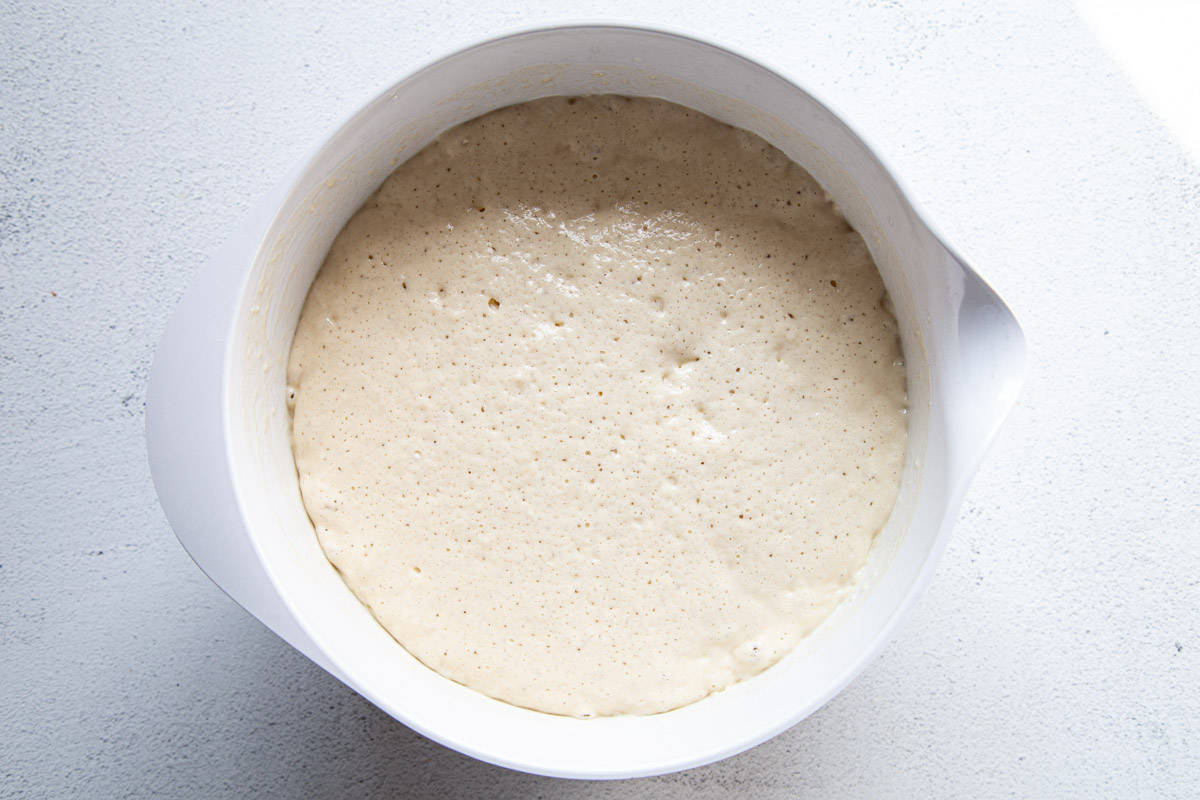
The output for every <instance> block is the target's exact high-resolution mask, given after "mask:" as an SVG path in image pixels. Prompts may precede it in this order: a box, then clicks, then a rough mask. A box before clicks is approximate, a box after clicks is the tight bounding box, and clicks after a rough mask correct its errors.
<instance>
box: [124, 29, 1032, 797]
mask: <svg viewBox="0 0 1200 800" xmlns="http://www.w3.org/2000/svg"><path fill="white" fill-rule="evenodd" d="M606 92H611V93H620V94H630V95H645V96H652V97H662V98H666V99H668V100H672V101H674V102H677V103H682V104H684V105H687V106H691V107H692V108H695V109H698V110H700V111H702V112H704V113H706V114H709V115H711V116H713V117H716V118H717V119H720V120H724V121H726V122H729V123H731V124H733V125H736V126H739V127H742V128H747V129H749V130H751V131H753V132H755V133H757V134H759V135H760V136H762V137H763V138H765V139H767V140H768V141H769V142H771V143H772V144H774V145H775V146H776V147H778V148H780V149H781V150H783V151H784V152H785V153H787V154H788V155H789V156H790V157H791V158H792V159H793V160H795V161H796V162H798V163H799V164H801V165H802V166H804V167H805V169H807V170H808V171H809V172H811V173H812V174H813V175H814V176H815V177H816V178H817V179H818V180H819V181H820V182H821V183H822V184H823V185H824V186H825V188H826V189H827V190H828V191H829V192H830V194H832V195H833V197H834V198H835V199H836V201H837V202H838V204H839V205H840V206H841V208H842V210H843V212H844V213H845V215H846V216H847V218H848V219H849V220H850V222H851V223H852V224H853V225H854V227H855V228H857V229H858V231H859V232H860V233H862V235H863V237H864V238H865V239H866V241H867V244H868V246H869V247H870V249H871V252H872V253H873V254H874V257H875V260H876V262H877V263H878V265H879V269H880V271H881V272H882V274H883V278H884V281H885V283H886V284H887V288H888V291H889V292H890V294H891V297H892V299H893V302H894V304H895V308H896V314H897V318H898V319H899V321H900V328H901V333H902V337H903V344H904V350H905V354H906V358H907V363H908V381H909V383H908V390H909V399H910V403H911V411H910V428H909V451H908V458H907V463H906V466H905V472H904V479H903V485H902V488H901V492H900V497H899V500H898V502H897V504H896V508H895V510H894V511H893V513H892V516H891V519H890V521H889V522H888V524H887V527H886V528H885V529H884V530H883V532H882V533H881V534H880V536H879V538H878V540H877V542H876V544H875V547H874V548H873V549H872V554H871V559H870V562H869V563H868V566H867V567H866V569H865V570H864V575H863V578H862V581H861V582H860V587H861V588H860V590H859V591H858V592H857V594H856V595H855V596H854V597H853V598H851V599H850V600H848V601H847V602H846V603H844V604H843V605H842V606H841V607H840V608H839V609H838V610H837V611H836V612H835V613H834V614H833V615H832V616H831V617H830V618H829V619H828V620H827V621H826V623H825V624H824V625H822V626H821V627H820V628H819V629H818V630H817V631H816V632H814V633H813V634H812V635H811V636H810V637H808V639H806V640H805V641H804V642H803V643H802V644H801V645H800V647H799V648H798V649H797V650H796V651H795V652H793V653H791V654H790V655H789V656H787V657H786V658H784V659H783V660H782V661H781V662H780V663H779V664H777V665H776V666H774V667H772V668H771V669H768V670H767V671H766V672H764V673H762V674H761V675H758V676H756V677H754V678H752V679H750V680H747V681H744V682H742V683H739V684H737V685H735V686H732V687H730V688H729V689H726V690H725V691H722V692H719V693H717V694H714V695H712V696H710V697H708V698H706V699H704V700H701V701H700V702H697V703H694V704H692V705H689V706H686V707H684V708H680V709H677V710H675V711H670V712H667V713H664V714H658V715H654V716H645V717H613V718H601V719H592V720H577V719H569V718H565V717H557V716H552V715H548V714H542V713H539V712H536V711H530V710H526V709H521V708H516V707H514V706H510V705H507V704H505V703H502V702H499V701H497V700H493V699H490V698H488V697H485V696H484V695H482V694H479V693H477V692H475V691H473V690H471V689H467V688H465V687H463V686H461V685H459V684H457V683H454V682H452V681H450V680H447V679H446V678H443V677H441V676H440V675H438V674H437V673H435V672H433V671H432V670H430V669H428V668H426V667H425V666H423V665H422V664H420V663H419V662H418V661H416V660H415V659H414V658H413V657H412V656H410V655H409V654H408V652H407V651H406V650H404V648H402V647H400V646H398V645H397V644H396V642H395V641H394V640H393V639H392V638H391V637H390V636H389V635H388V634H387V633H386V632H385V631H384V630H383V628H382V627H380V626H379V625H378V624H377V623H376V622H375V620H374V618H373V617H372V616H371V615H370V613H368V611H367V610H366V608H365V607H364V606H362V605H361V604H360V603H359V602H358V601H357V600H356V599H355V597H354V596H353V595H352V594H351V593H350V591H349V590H348V589H347V588H346V586H345V585H344V584H343V583H342V581H341V579H340V578H339V577H338V575H337V573H336V572H335V571H334V569H333V567H332V566H330V564H329V562H328V561H327V560H326V559H325V557H324V555H323V554H322V552H321V549H320V547H319V546H318V544H317V540H316V537H315V535H314V533H313V530H312V526H311V524H310V522H309V520H308V517H307V516H306V514H305V511H304V507H303V505H302V504H301V500H300V494H299V487H298V482H297V477H296V470H295V467H294V465H293V461H292V451H291V444H290V439H289V432H288V421H287V409H286V406H285V390H284V373H285V365H286V363H287V356H288V349H289V347H290V345H291V339H292V332H293V330H294V328H295V326H296V321H297V318H298V317H299V314H300V308H301V305H302V303H303V302H304V297H305V294H306V293H307V291H308V287H309V284H310V283H311V282H312V279H313V276H314V275H315V274H316V272H317V269H318V268H319V267H320V266H321V262H322V260H323V258H324V255H325V253H326V251H327V249H328V248H329V245H330V243H331V242H332V241H333V238H334V236H335V235H336V234H337V233H338V231H339V230H340V229H341V228H342V226H343V224H345V222H346V221H347V220H348V219H349V217H350V216H351V215H352V214H353V213H354V212H355V210H357V209H358V207H359V206H360V205H361V204H362V202H363V201H364V200H365V199H366V198H367V196H368V195H370V194H371V192H372V191H374V190H375V189H376V188H377V187H378V186H379V184H380V183H381V182H382V181H383V180H384V178H386V177H387V176H388V174H389V173H390V172H391V171H392V170H393V169H395V167H396V166H397V165H398V164H399V163H400V162H402V161H403V160H404V159H406V158H408V157H409V156H410V155H412V154H414V153H416V152H417V151H418V150H420V149H421V148H422V147H423V146H424V145H425V144H426V143H427V142H429V141H430V140H431V139H432V138H433V137H435V136H436V135H437V134H439V133H440V132H442V131H444V130H446V129H447V128H449V127H451V126H453V125H456V124H458V123H460V122H463V121H465V120H467V119H470V118H472V117H475V116H478V115H480V114H483V113H485V112H487V111H490V110H492V109H495V108H498V107H501V106H506V105H510V104H512V103H518V102H521V101H525V100H531V99H534V98H537V97H542V96H546V95H562V94H587V93H606ZM1023 361H1024V343H1023V339H1022V336H1021V332H1020V328H1019V327H1018V325H1017V323H1016V321H1015V320H1014V319H1013V316H1012V314H1011V313H1010V312H1009V310H1008V309H1007V308H1006V307H1005V306H1004V304H1003V303H1002V302H1001V301H1000V299H999V298H998V297H997V296H996V295H995V294H994V293H993V292H992V290H991V289H990V288H989V287H988V286H987V285H986V284H984V283H983V281H982V280H980V279H979V277H978V276H976V275H975V273H974V272H972V271H971V270H970V269H969V268H968V267H967V266H966V265H964V264H963V263H962V261H961V260H960V259H959V258H957V257H956V256H955V255H954V253H952V252H951V251H950V250H949V249H948V248H947V247H946V245H944V244H943V243H942V242H941V241H940V240H939V238H938V237H937V235H935V234H934V233H933V232H932V231H931V230H930V228H929V226H928V225H927V224H926V223H925V222H924V221H923V220H922V219H921V216H920V214H919V213H918V212H917V210H916V209H915V208H914V207H913V204H912V202H911V201H910V200H909V199H908V198H907V197H906V196H905V193H904V191H903V190H902V189H901V188H900V186H899V185H897V182H896V180H895V179H894V178H893V177H892V176H891V175H890V174H889V173H888V171H887V170H886V169H885V167H884V166H883V164H881V163H880V161H879V159H878V158H877V157H876V156H875V155H874V154H873V153H872V152H871V150H870V149H869V148H868V147H867V146H866V145H865V144H864V143H863V142H862V140H861V139H859V137H858V136H856V135H855V134H854V133H853V131H851V130H850V128H848V127H847V126H846V124H845V123H844V122H842V121H841V120H840V119H839V118H838V117H837V116H836V115H835V114H833V113H832V112H831V111H830V110H829V109H828V108H827V107H826V106H825V105H823V104H822V103H820V102H818V101H817V100H815V99H814V98H813V97H812V96H811V95H810V94H808V93H807V92H805V91H804V90H803V89H801V88H799V87H798V86H796V85H795V84H793V83H791V82H789V81H788V80H787V79H786V78H784V77H782V76H781V75H779V74H778V73H776V72H772V71H770V70H768V69H766V68H764V67H763V66H761V65H759V64H757V63H755V62H753V61H751V60H749V59H746V58H744V57H742V56H739V55H736V54H734V53H732V52H730V51H728V50H726V49H722V48H720V47H717V46H714V45H712V44H707V43H704V42H701V41H698V40H696V39H694V38H689V37H685V36H681V35H677V34H672V33H664V32H659V31H650V30H645V29H640V28H630V27H616V26H602V25H597V26H572V27H562V28H553V29H543V30H534V31H529V32H525V33H520V34H516V35H512V36H507V37H504V38H501V39H496V40H492V41H488V42H484V43H483V44H479V45H476V46H474V47H471V48H468V49H466V50H463V51H461V52H458V53H455V54H453V55H451V56H448V57H446V58H443V59H441V60H439V61H436V62H434V63H432V64H430V65H429V66H427V67H425V68H424V69H421V70H419V71H418V72H416V73H415V74H413V75H411V76H410V77H408V78H405V79H404V80H402V81H400V82H399V83H397V84H395V85H394V86H393V87H392V88H390V89H388V90H387V91H386V92H384V93H383V94H382V95H380V96H379V97H377V98H375V99H374V100H372V101H371V102H370V103H368V104H367V105H366V107H365V108H363V109H362V110H361V111H359V112H358V113H357V114H355V115H354V116H353V117H351V118H350V119H349V120H348V121H347V122H346V123H345V124H344V125H342V126H341V127H340V128H339V129H338V130H337V132H336V133H334V134H333V135H332V136H330V137H329V139H328V140H327V141H326V142H325V143H324V144H323V145H322V146H321V147H320V148H319V149H318V150H317V151H316V152H315V154H314V155H313V156H312V157H311V158H309V159H308V160H306V161H305V162H304V163H303V164H302V165H301V166H300V167H299V168H298V169H297V170H296V171H295V172H294V173H293V174H292V175H291V177H289V178H288V179H287V180H285V181H284V182H283V183H282V184H281V185H280V187H279V188H278V189H277V190H276V191H275V192H274V193H273V194H272V195H270V196H269V197H268V198H267V199H266V200H264V202H262V203H261V204H260V205H259V206H258V207H257V209H255V210H254V211H253V212H252V213H251V214H250V216H249V219H248V220H247V221H246V224H245V225H244V226H243V227H242V229H241V230H240V231H238V232H236V233H235V234H234V235H233V236H232V237H231V238H230V240H229V242H228V243H227V244H226V245H225V246H224V248H223V249H222V250H221V251H220V252H219V253H218V254H217V255H215V256H214V257H213V259H212V262H211V263H210V264H209V265H208V267H207V268H205V269H204V270H203V271H202V272H201V274H200V275H199V276H198V277H197V279H196V282H195V284H194V285H193V286H192V287H191V288H190V289H189V291H188V292H187V293H186V295H185V296H184V298H183V300H182V302H181V303H180V306H179V308H178V310H177V311H176V312H175V314H174V317H173V318H172V320H171V322H170V324H169V325H168V327H167V331H166V333H165V335H164V337H163V340H162V343H161V345H160V346H159V350H158V354H157V357H156V359H155V363H154V369H153V372H152V374H151V377H150V386H149V392H148V403H147V410H146V437H147V440H148V446H149V452H150V464H151V468H152V471H153V475H154V483H155V487H156V488H157V490H158V495H159V498H160V500H161V502H162V505H163V508H164V509H165V511H166V513H167V516H168V518H169V519H170V521H171V524H172V526H173V527H174V529H175V532H176V534H177V535H178V537H179V540H180V541H181V542H182V543H183V545H184V547H186V548H187V551H188V552H189V553H190V554H191V555H192V557H193V558H194V559H195V560H196V563H197V564H199V565H200V568H201V569H203V570H204V571H205V572H206V573H207V574H208V575H209V577H211V578H212V579H213V580H214V581H215V582H216V583H217V584H218V585H219V586H221V588H222V589H224V590H225V591H226V592H228V593H229V595H230V596H231V597H233V599H234V600H236V601H237V602H238V603H240V604H241V605H242V606H244V607H245V608H246V609H247V610H248V611H249V612H250V613H252V614H254V615H255V616H256V617H258V618H259V619H260V620H261V621H262V622H263V623H264V624H266V625H267V626H269V627H270V628H271V629H273V630H274V631H275V632H276V633H278V634H279V635H280V636H282V637H283V638H284V639H285V640H287V641H288V642H290V643H291V644H292V645H293V646H295V647H296V648H297V649H299V650H300V651H301V652H303V653H305V654H306V655H307V656H308V657H309V658H311V659H312V660H313V661H315V662H317V663H318V664H319V665H321V666H322V667H324V668H325V669H326V670H328V671H329V672H331V673H333V674H334V675H336V676H337V677H338V678H340V679H341V680H342V681H344V682H345V683H346V684H347V685H348V686H350V687H352V688H353V689H354V690H356V691H357V692H359V693H360V694H362V695H363V696H364V697H366V698H368V699H369V700H370V701H371V702H373V703H375V704H376V705H377V706H379V707H380V708H381V709H383V710H384V711H386V712H387V713H389V714H391V715H392V716H393V717H395V718H396V719H398V720H400V721H401V722H403V723H404V724H406V725H408V726H409V727H411V728H413V729H415V730H417V731H419V732H421V733H423V734H425V735H426V736H428V737H430V738H432V739H434V740H436V741H438V742H441V743H442V744H445V745H447V746H449V747H452V748H454V749H455V750H459V751H461V752H463V753H467V754H469V755H472V756H475V757H476V758H480V759H483V760H485V761H490V762H492V763H495V764H500V765H503V766H506V767H511V768H514V769H520V770H525V771H528V772H535V773H541V774H545V775H557V776H564V777H574V778H615V777H631V776H639V775H653V774H660V773H664V772H670V771H673V770H679V769H684V768H687V767H694V766H698V765H700V764H705V763H708V762H712V761H716V760H718V759H720V758H724V757H726V756H729V755H732V754H734V753H737V752H739V751H741V750H744V749H746V748H748V747H751V746H753V745H755V744H758V743H759V742H762V741H764V740H765V739H767V738H769V737H771V736H774V735H775V734H777V733H779V732H781V731H783V730H785V729H787V728H788V727H790V726H792V725H794V724H796V723H797V722H798V721H800V720H801V719H803V718H804V717H806V716H807V715H808V714H811V713H812V712H813V711H814V710H816V709H817V708H819V707H820V706H821V705H822V704H823V703H825V702H826V701H827V700H829V699H830V698H831V697H833V696H834V695H835V694H836V693H837V692H838V691H840V690H841V689H842V688H843V687H844V686H846V684H847V683H849V682H850V680H851V679H853V678H854V676H855V675H857V674H858V672H859V671H860V670H861V669H862V668H863V666H864V665H865V664H867V662H868V661H869V660H870V659H871V658H872V657H874V656H875V654H876V653H878V652H879V650H880V648H881V647H882V646H883V643H884V641H885V640H886V639H887V637H888V635H889V634H890V632H891V631H892V630H893V629H894V628H895V626H896V623H897V622H898V620H899V619H900V617H901V616H902V615H903V614H904V612H905V610H906V609H907V608H908V607H909V605H910V604H911V602H912V600H913V598H914V597H915V596H916V595H917V593H918V592H919V591H920V590H921V589H922V588H923V587H924V586H925V585H926V584H927V583H928V581H929V579H930V576H931V575H932V572H933V568H934V562H935V561H936V559H937V557H938V556H939V555H940V554H941V552H942V550H943V548H944V547H945V544H946V541H947V538H948V536H949V533H950V528H951V524H952V522H953V520H954V517H955V514H956V512H957V510H958V507H959V504H960V502H961V500H962V497H963V494H964V492H965V491H966V488H967V484H968V481H969V480H970V478H971V475H972V474H973V472H974V471H975V469H976V466H977V465H978V463H979V461H980V459H981V458H982V456H983V453H984V450H985V448H986V447H987V445H988V443H989V441H990V440H991V439H992V437H993V435H994V434H995V432H996V430H997V428H998V427H999V425H1000V423H1001V421H1002V420H1003V418H1004V416H1005V415H1006V414H1007V412H1008V410H1009V408H1010V407H1011V405H1012V403H1013V401H1014V399H1015V396H1016V392H1017V389H1018V387H1019V385H1020V380H1021V373H1022V368H1023ZM233 679H234V680H236V676H233Z"/></svg>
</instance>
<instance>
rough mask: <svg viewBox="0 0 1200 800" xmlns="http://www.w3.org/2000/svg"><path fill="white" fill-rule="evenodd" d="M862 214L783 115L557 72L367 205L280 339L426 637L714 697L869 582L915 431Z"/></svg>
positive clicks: (555, 693)
mask: <svg viewBox="0 0 1200 800" xmlns="http://www.w3.org/2000/svg"><path fill="white" fill-rule="evenodd" d="M886 305H887V304H886V301H885V294H884V288H883V284H882V282H881V280H880V278H879V274H878V272H877V270H876V268H875V266H874V264H873V262H872V260H871V257H870V255H869V254H868V252H867V249H866V247H865V245H864V244H863V242H862V239H861V238H860V237H859V235H858V234H857V233H855V232H854V231H853V230H852V229H851V228H850V227H849V226H848V225H847V223H846V222H845V220H844V219H843V218H842V217H841V215H840V214H839V213H838V211H837V209H836V208H835V207H834V206H833V205H832V203H831V201H830V200H829V199H828V197H827V196H826V195H825V193H824V192H823V190H822V189H821V188H820V187H819V186H818V185H817V183H816V182H815V181H814V180H813V179H812V178H811V177H810V176H809V175H808V174H807V173H806V172H804V170H802V169H801V168H800V167H798V166H796V165H795V164H793V163H791V162H789V161H788V159H787V157H786V156H784V155H783V154H782V153H780V152H779V151H777V150H775V149H774V148H772V147H771V146H769V145H768V144H766V143H765V142H764V141H763V140H761V139H759V138H758V137H756V136H753V135H751V134H748V133H746V132H745V131H741V130H737V129H734V128H731V127H729V126H727V125H724V124H721V123H718V122H716V121H714V120H712V119H710V118H708V117H705V116H704V115H702V114H699V113H698V112H694V111H691V110H688V109H685V108H682V107H680V106H676V105H672V104H669V103H666V102H662V101H656V100H644V99H628V98H622V97H616V96H595V97H581V98H570V99H567V98H551V99H547V100H539V101H535V102H532V103H526V104H523V105H519V106H514V107H511V108H506V109H502V110H500V111H496V112H494V113H491V114H488V115H486V116H484V117H481V118H478V119H475V120H472V121H470V122H468V123H466V124H464V125H461V126H459V127H457V128H455V129H453V130H451V131H449V132H448V133H446V134H444V135H443V136H442V137H441V138H439V139H438V140H437V141H435V142H434V143H433V144H431V145H429V146H428V147H426V148H425V149H424V150H422V151H421V152H420V153H419V154H417V155H416V156H414V157H413V158H412V159H410V160H409V161H408V162H407V163H405V164H404V165H403V166H401V167H400V169H399V170H397V171H396V172H395V174H393V175H392V176H391V177H390V178H388V180H387V181H386V182H385V183H384V184H383V186H382V187H381V188H380V189H379V191H378V192H377V193H376V194H375V195H373V196H372V197H371V198H370V199H369V200H368V201H367V202H366V204H365V205H364V206H363V208H362V209H361V210H360V211H359V212H358V213H357V214H356V215H355V216H354V217H353V218H352V219H351V220H350V222H349V223H348V224H347V225H346V227H345V229H344V230H343V231H342V232H341V234H340V235H339V236H338V238H337V240H336V242H335V243H334V245H333V247H332V249H331V250H330V252H329V255H328V257H327V259H326V261H325V264H324V266H323V267H322V269H321V271H320V274H319V275H318V276H317V279H316V281H315V283H314V284H313V287H312V290H311V292H310V294H309V296H308V300H307V302H306V304H305V306H304V310H303V313H302V315H301V318H300V323H299V326H298V328H297V330H296V338H295V343H294V345H293V348H292V352H291V358H290V363H289V369H288V380H289V386H290V388H289V391H290V392H291V393H292V395H293V397H294V409H293V436H294V447H295V456H296V466H297V468H298V471H299V475H300V485H301V489H302V492H303V497H304V503H305V506H306V507H307V509H308V512H309V515H310V516H311V518H312V520H313V523H314V526H315V528H316V532H317V536H318V537H319V539H320V543H321V546H322V547H323V548H324V550H325V553H326V554H327V555H328V557H329V559H330V561H331V562H333V564H334V565H335V566H336V567H337V569H338V570H339V571H340V573H341V575H342V577H343V578H344V580H345V582H346V584H347V585H348V586H349V587H350V589H351V590H352V591H353V592H354V593H355V594H356V595H357V596H358V597H359V598H360V599H361V600H362V602H363V603H365V604H366V605H367V607H368V608H369V609H370V610H371V612H372V613H373V614H374V615H375V617H376V618H377V619H378V620H379V621H380V622H381V623H382V624H383V626H384V627H385V628H386V629H387V630H388V631H389V632H390V633H391V634H392V635H393V636H394V637H395V638H396V639H397V641H399V642H400V644H402V645H403V646H404V647H406V648H407V649H408V650H409V651H410V652H411V653H412V654H413V655H415V656H416V657H417V658H418V659H420V660H421V661H422V662H424V663H425V664H427V665H428V666H430V667H432V668H433V669H435V670H437V671H438V672H440V673H442V674H443V675H445V676H447V677H449V678H452V679H453V680H456V681H459V682H461V683H463V684H466V685H467V686H470V687H473V688H475V689H477V690H479V691H481V692H484V693H486V694H488V695H491V696H492V697H496V698H499V699H501V700H505V701H508V702H510V703H514V704H517V705H520V706H527V707H529V708H534V709H539V710H542V711H547V712H552V713H557V714H569V715H575V716H590V715H604V714H626V713H635V714H640V713H652V712H658V711H665V710H668V709H672V708H675V707H678V706H681V705H684V704H687V703H690V702H692V701H695V700H698V699H700V698H702V697H704V696H705V695H707V694H709V693H710V692H714V691H717V690H719V689H722V688H724V687H726V686H728V685H730V684H731V683H734V682H735V681H738V680H740V679H743V678H746V677H748V676H751V675H754V674H756V673H758V672H760V671H761V670H763V669H765V668H766V667H768V666H770V665H771V664H773V663H774V662H775V661H777V660H778V659H779V658H780V657H782V656H783V655H785V654H786V653H787V652H788V651H789V650H791V649H792V647H793V646H794V645H795V644H796V643H797V642H798V641H799V640H800V639H801V638H802V637H803V636H805V635H806V634H807V633H809V632H810V631H811V630H812V629H813V628H814V627H815V626H817V625H818V624H819V623H820V622H821V621H822V620H823V619H824V618H825V617H826V616H827V615H828V614H829V613H830V612H831V611H832V610H833V608H834V607H835V606H837V604H838V603H839V602H840V601H841V600H842V599H843V598H844V597H845V596H846V595H847V593H848V591H849V589H850V587H851V586H852V584H853V582H854V580H855V578H856V574H857V573H858V571H859V569H860V568H861V567H862V566H863V564H864V563H865V562H866V559H867V553H868V550H869V549H870V547H871V543H872V540H873V538H874V536H875V534H876V532H877V531H878V530H879V529H880V528H881V527H882V526H883V524H884V522H885V521H886V520H887V517H888V514H889V513H890V511H891V508H892V504H893V501H894V499H895V496H896V492H897V489H898V486H899V481H900V472H901V467H902V465H903V460H904V449H905V440H906V424H905V423H906V418H905V407H906V397H905V372H904V366H903V362H902V361H901V352H900V345H899V340H898V337H897V327H896V321H895V319H894V318H893V317H892V316H891V314H890V313H888V311H887V310H886Z"/></svg>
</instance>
